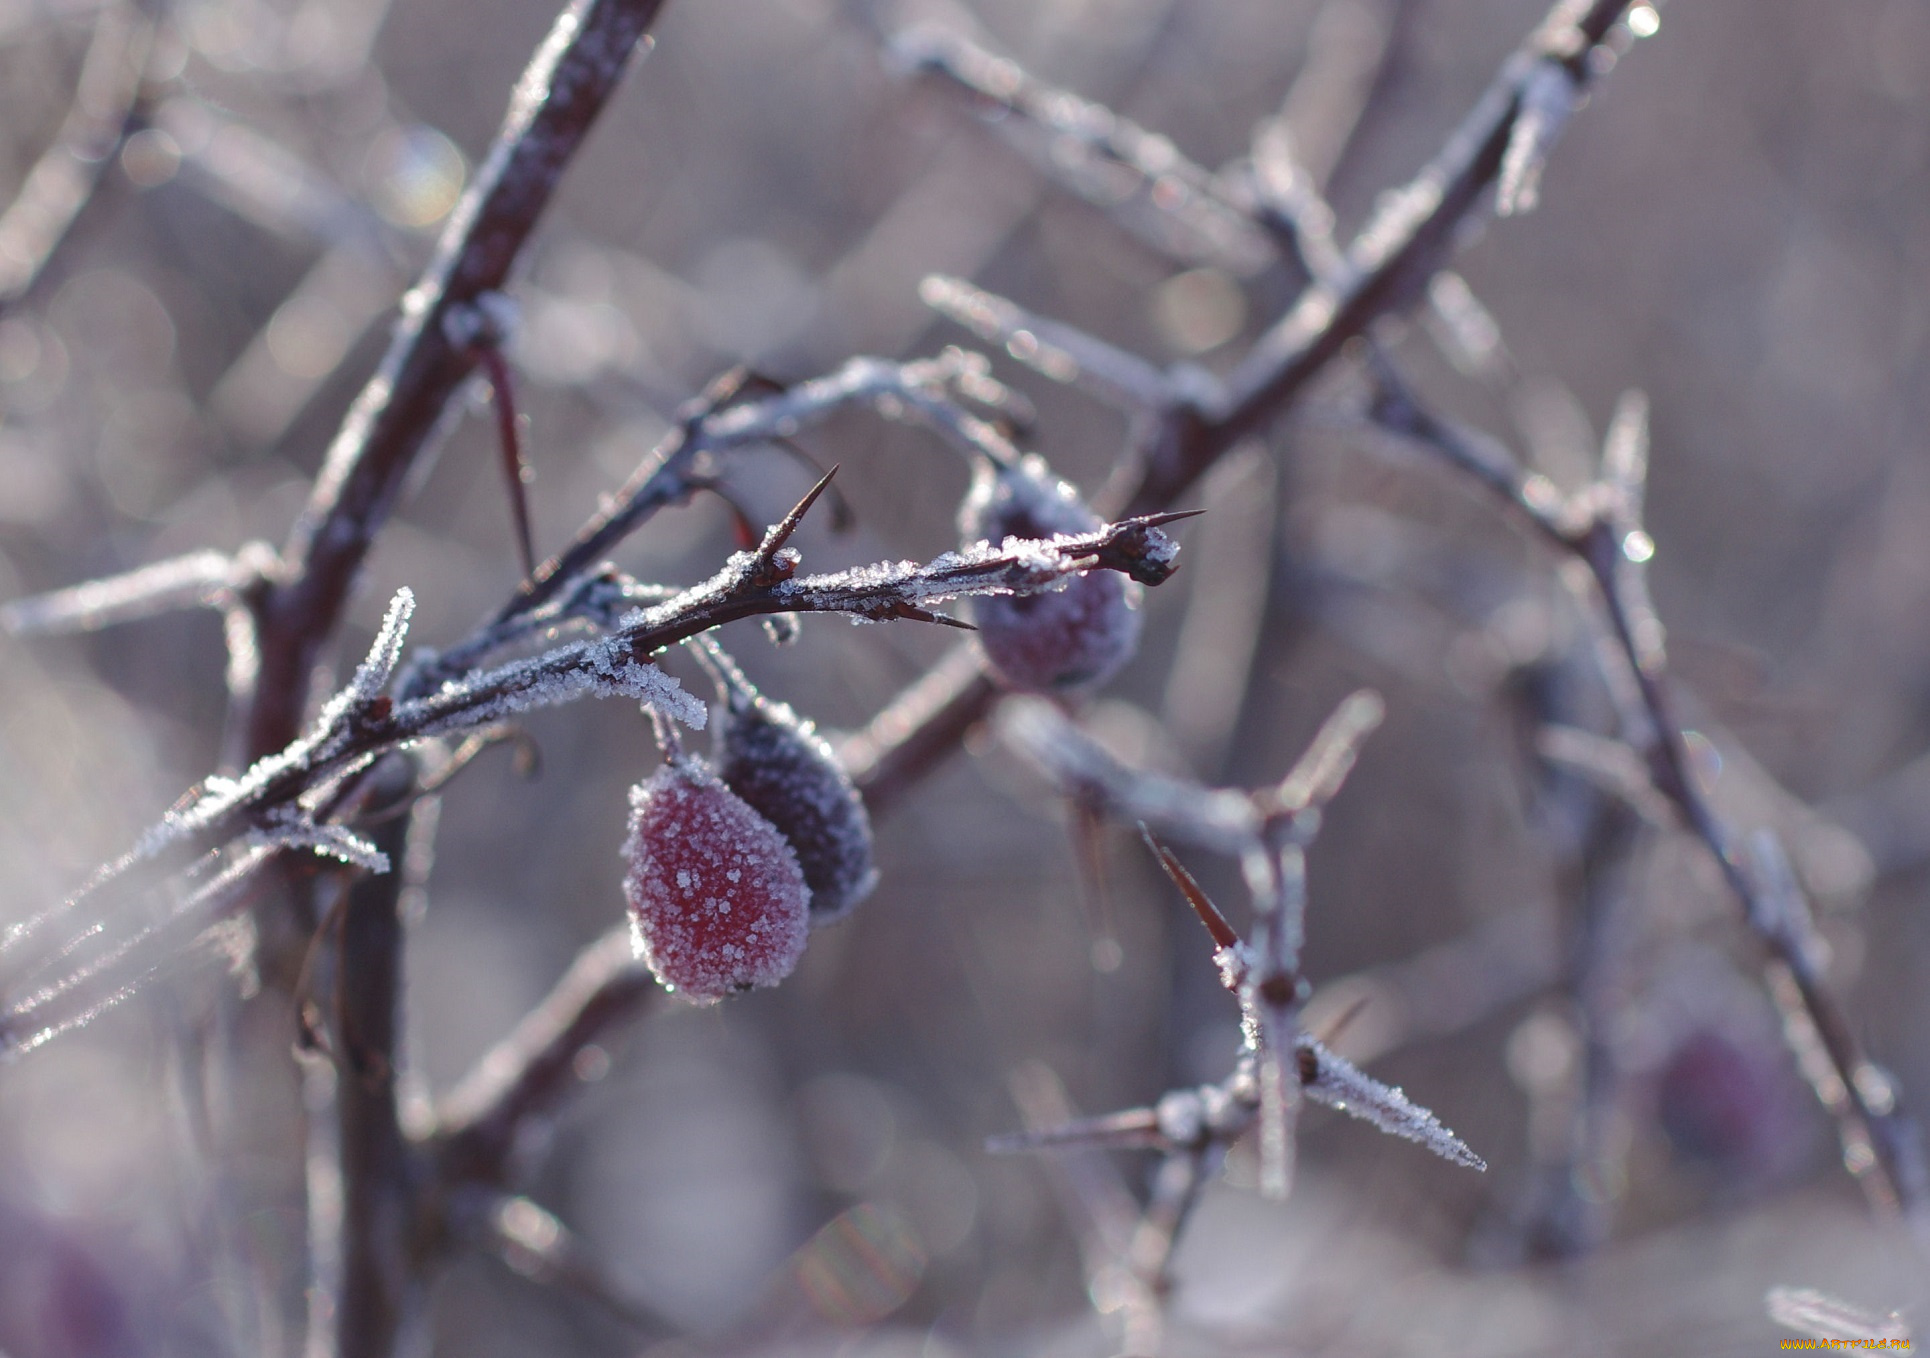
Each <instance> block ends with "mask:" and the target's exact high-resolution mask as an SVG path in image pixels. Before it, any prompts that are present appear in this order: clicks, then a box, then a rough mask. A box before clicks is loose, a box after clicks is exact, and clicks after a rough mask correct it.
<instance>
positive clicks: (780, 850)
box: [623, 757, 811, 1004]
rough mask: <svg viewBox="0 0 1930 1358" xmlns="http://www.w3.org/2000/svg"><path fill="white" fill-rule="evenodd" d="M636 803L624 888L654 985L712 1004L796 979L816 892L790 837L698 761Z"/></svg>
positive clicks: (647, 784) (649, 782)
mask: <svg viewBox="0 0 1930 1358" xmlns="http://www.w3.org/2000/svg"><path fill="white" fill-rule="evenodd" d="M630 807H631V813H630V833H629V837H628V838H627V839H626V840H625V841H624V845H623V853H624V857H625V858H626V859H627V860H628V861H629V864H630V871H629V872H628V873H627V874H626V875H625V877H624V879H623V891H624V895H625V896H626V897H628V899H629V902H630V923H631V926H632V930H633V932H634V934H635V938H636V945H637V954H638V956H640V957H642V958H643V960H644V961H645V962H647V963H648V964H649V966H650V970H651V971H653V972H655V973H656V976H657V979H658V980H659V981H662V982H663V983H664V984H665V985H666V986H669V987H670V988H671V989H673V990H679V991H682V992H683V993H684V994H685V995H687V996H689V997H690V998H691V999H693V1000H695V1001H697V1002H698V1003H700V1004H709V1003H712V1002H714V1001H716V1000H720V999H722V998H723V997H724V996H725V995H728V994H730V993H732V992H733V991H738V990H749V989H751V988H753V987H755V986H769V985H776V984H777V983H778V982H779V981H781V980H783V979H784V978H785V977H786V976H788V975H790V974H791V970H792V968H794V967H796V966H797V961H798V958H799V957H801V956H802V955H803V953H804V940H805V935H806V933H807V930H808V926H807V923H806V920H807V916H808V913H809V902H810V898H811V892H810V888H809V887H807V886H806V885H805V884H804V873H803V871H802V870H801V869H800V868H799V867H798V861H797V855H796V854H795V853H793V852H792V851H791V846H790V845H789V844H787V843H786V842H785V840H784V836H783V835H781V834H779V833H778V832H777V830H776V829H775V828H774V827H773V826H772V825H771V823H770V822H769V821H767V820H765V819H764V817H762V816H760V815H758V814H757V812H755V811H753V810H752V809H751V808H750V807H749V806H747V805H745V803H744V801H743V799H741V798H740V797H738V795H737V794H736V793H734V792H732V791H731V790H730V789H729V788H727V787H725V786H724V784H723V783H722V782H720V781H719V780H718V778H717V776H716V775H715V774H714V773H712V772H711V771H710V769H709V767H708V766H707V765H705V763H704V762H703V760H701V759H698V758H695V757H673V758H672V759H671V760H670V761H669V762H667V763H665V764H664V766H663V767H662V768H660V769H658V770H657V771H656V772H655V773H653V774H652V775H650V777H649V778H647V779H646V780H644V781H643V782H641V783H639V784H637V786H635V787H634V788H632V789H630Z"/></svg>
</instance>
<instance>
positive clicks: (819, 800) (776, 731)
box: [717, 686, 878, 925]
mask: <svg viewBox="0 0 1930 1358" xmlns="http://www.w3.org/2000/svg"><path fill="white" fill-rule="evenodd" d="M717 773H718V776H719V777H721V778H722V779H723V780H724V783H725V785H726V786H727V787H729V788H730V790H731V791H732V792H735V793H736V794H737V795H738V796H739V797H742V798H743V799H744V800H745V802H747V803H749V805H750V806H751V808H752V809H753V810H754V811H756V812H757V813H758V814H759V815H761V816H763V817H764V819H766V820H768V821H769V822H770V823H771V824H772V825H774V826H776V827H777V830H778V833H779V834H781V835H783V836H784V838H785V839H786V840H787V841H789V843H790V845H791V848H792V850H793V851H794V852H795V853H796V854H797V861H798V866H799V867H800V868H801V869H802V870H803V872H804V881H805V884H806V885H807V886H809V887H810V888H811V923H812V924H813V925H819V924H828V923H830V922H831V921H832V920H834V919H840V918H842V917H843V916H844V915H845V914H846V913H847V912H848V911H849V910H850V909H851V908H852V907H853V906H855V905H856V904H857V903H858V902H859V901H861V900H863V899H864V898H865V897H866V896H869V895H870V894H871V889H872V888H873V887H874V886H876V885H877V884H878V870H877V868H876V867H874V866H873V865H872V861H871V818H870V816H868V815H866V814H865V809H864V799H863V798H862V797H860V796H859V795H858V789H857V788H855V787H853V786H852V784H851V779H850V777H849V775H847V774H846V773H845V771H844V766H843V765H842V764H840V763H839V762H838V757H837V755H836V754H835V753H833V752H832V749H831V746H830V745H829V744H828V743H827V742H826V741H825V739H824V738H823V737H822V736H820V735H819V734H818V733H817V729H816V727H814V726H813V725H812V724H811V723H810V722H808V721H805V720H803V719H802V718H800V717H799V716H798V715H797V714H796V713H795V712H793V711H792V710H791V709H790V708H789V707H787V706H785V705H784V704H783V703H774V702H771V701H769V700H768V699H766V698H763V697H761V696H759V695H758V694H757V693H756V691H755V690H752V689H750V688H749V687H748V686H742V687H734V688H732V689H731V690H730V691H729V694H728V696H727V697H726V699H725V702H724V711H723V715H722V718H721V719H720V720H719V721H718V722H717Z"/></svg>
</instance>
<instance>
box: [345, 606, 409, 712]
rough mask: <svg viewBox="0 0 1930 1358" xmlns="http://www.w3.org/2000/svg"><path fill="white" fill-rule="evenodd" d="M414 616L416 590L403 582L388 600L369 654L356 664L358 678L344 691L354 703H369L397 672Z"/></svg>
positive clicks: (379, 694)
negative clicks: (386, 609)
mask: <svg viewBox="0 0 1930 1358" xmlns="http://www.w3.org/2000/svg"><path fill="white" fill-rule="evenodd" d="M414 616H415V591H414V590H412V589H410V588H409V587H408V586H407V585H404V586H403V587H402V588H400V589H398V590H397V591H396V592H395V597H394V598H393V599H391V600H389V608H388V612H387V613H385V614H383V616H382V626H381V627H380V628H379V629H377V631H376V634H375V640H374V641H372V642H370V643H369V653H368V657H367V658H366V659H365V660H363V661H362V663H361V664H360V665H358V666H356V669H355V677H354V678H353V679H351V680H350V681H349V685H348V687H347V688H346V689H344V690H343V691H342V692H343V694H344V695H345V696H347V697H348V698H349V699H350V701H351V702H353V703H355V704H357V705H359V706H366V705H368V704H369V703H371V702H373V701H374V700H375V699H376V698H378V697H380V696H381V694H382V690H383V689H384V688H386V687H387V686H388V682H389V677H390V676H391V675H393V674H394V673H395V667H396V663H397V662H398V661H399V660H401V658H402V644H403V643H404V642H405V641H407V640H408V636H409V619H410V618H412V617H414Z"/></svg>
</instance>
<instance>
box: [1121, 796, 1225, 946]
mask: <svg viewBox="0 0 1930 1358" xmlns="http://www.w3.org/2000/svg"><path fill="white" fill-rule="evenodd" d="M1139 834H1140V837H1141V838H1143V839H1144V840H1145V841H1146V847H1147V848H1149V849H1151V850H1152V851H1153V857H1155V858H1157V859H1158V860H1159V865H1160V867H1162V868H1164V869H1165V870H1166V876H1167V877H1168V878H1170V879H1171V880H1172V883H1173V885H1174V886H1176V887H1178V888H1179V893H1180V895H1182V896H1184V897H1185V898H1186V903H1187V904H1188V905H1190V906H1192V907H1193V913H1194V914H1196V915H1198V916H1199V917H1200V923H1201V924H1204V925H1205V926H1206V932H1207V933H1209V934H1211V935H1212V936H1213V946H1214V947H1216V948H1231V947H1233V946H1234V945H1235V944H1237V943H1238V942H1239V941H1240V936H1239V934H1237V933H1235V932H1234V930H1233V926H1232V925H1231V924H1228V923H1227V922H1226V916H1225V915H1222V914H1221V913H1220V908H1219V907H1218V906H1217V905H1214V904H1213V899H1212V897H1210V896H1208V895H1207V894H1206V892H1205V891H1204V890H1202V889H1201V887H1200V884H1199V883H1198V882H1196V881H1195V880H1193V874H1192V873H1190V872H1188V871H1187V870H1186V865H1185V864H1184V863H1182V862H1180V861H1179V859H1178V857H1177V856H1175V855H1174V853H1173V851H1172V850H1171V849H1169V848H1167V847H1166V846H1165V845H1164V844H1161V843H1160V842H1159V840H1158V839H1156V838H1154V836H1153V832H1152V831H1151V830H1149V829H1147V828H1146V825H1145V824H1144V822H1142V823H1141V824H1140V827H1139Z"/></svg>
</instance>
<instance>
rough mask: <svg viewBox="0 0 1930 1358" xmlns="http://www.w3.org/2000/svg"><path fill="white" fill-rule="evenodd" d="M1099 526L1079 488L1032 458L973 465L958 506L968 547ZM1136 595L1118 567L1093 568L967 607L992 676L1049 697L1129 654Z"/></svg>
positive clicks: (1135, 641) (1096, 676) (1116, 665)
mask: <svg viewBox="0 0 1930 1358" xmlns="http://www.w3.org/2000/svg"><path fill="white" fill-rule="evenodd" d="M1100 526H1101V520H1100V518H1099V516H1098V515H1097V514H1094V513H1093V512H1092V510H1091V509H1089V508H1088V507H1087V506H1086V503H1085V502H1084V501H1083V500H1081V499H1080V498H1079V493H1078V492H1077V491H1075V490H1074V489H1073V488H1072V487H1071V486H1070V485H1068V484H1066V483H1065V482H1064V481H1061V480H1059V479H1058V478H1057V477H1056V476H1054V475H1052V472H1051V469H1050V468H1048V467H1047V466H1046V464H1045V462H1044V460H1043V459H1041V458H1039V457H1037V456H1034V455H1028V456H1026V457H1025V458H1023V459H1022V460H1021V461H1020V462H1018V463H1017V464H1016V465H1009V466H999V465H996V464H993V463H991V462H985V463H981V464H980V466H979V468H978V471H977V473H976V475H975V476H974V477H973V481H972V490H971V494H970V495H968V496H967V497H966V500H965V503H964V505H963V507H962V508H961V509H960V510H959V528H960V529H961V530H962V532H963V534H964V536H965V540H966V542H968V543H970V542H975V541H980V540H983V541H987V542H992V543H995V544H996V543H999V542H1002V541H1004V540H1005V539H1006V538H1008V537H1020V538H1051V537H1055V536H1057V535H1058V534H1061V533H1089V532H1091V531H1093V530H1094V529H1096V528H1099V527H1100ZM1137 593H1138V591H1137V589H1136V588H1135V587H1134V586H1133V585H1132V584H1131V583H1130V582H1129V581H1127V580H1126V579H1125V578H1124V577H1123V576H1121V575H1119V574H1118V573H1117V572H1115V571H1098V570H1095V571H1086V572H1084V573H1083V574H1080V575H1075V576H1073V577H1072V578H1071V579H1070V580H1068V581H1067V582H1066V584H1065V586H1064V588H1062V589H1057V590H1051V591H1048V592H1046V593H1044V594H1032V595H1025V596H1019V597H1007V596H1003V595H983V596H980V597H977V598H974V599H972V600H970V601H969V602H968V608H969V612H970V616H971V621H972V623H973V624H974V625H975V626H976V627H977V628H978V637H977V640H978V644H979V647H980V649H981V650H982V651H983V652H984V655H985V661H986V666H987V668H989V669H990V670H991V672H992V676H993V677H994V678H995V679H997V680H998V681H999V682H1000V683H1002V684H1003V685H1004V686H1005V687H1007V688H1010V689H1016V690H1019V691H1020V692H1025V693H1049V692H1054V691H1064V690H1066V689H1076V688H1086V687H1090V686H1092V685H1095V684H1100V683H1103V682H1104V681H1105V680H1107V679H1110V678H1111V677H1112V676H1113V675H1114V674H1116V673H1117V672H1118V671H1119V669H1120V667H1121V666H1123V665H1124V664H1125V663H1126V662H1127V661H1128V660H1129V659H1131V658H1132V654H1133V652H1134V651H1135V650H1136V649H1137V648H1138V645H1139V610H1138V608H1137V607H1136V601H1137Z"/></svg>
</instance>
